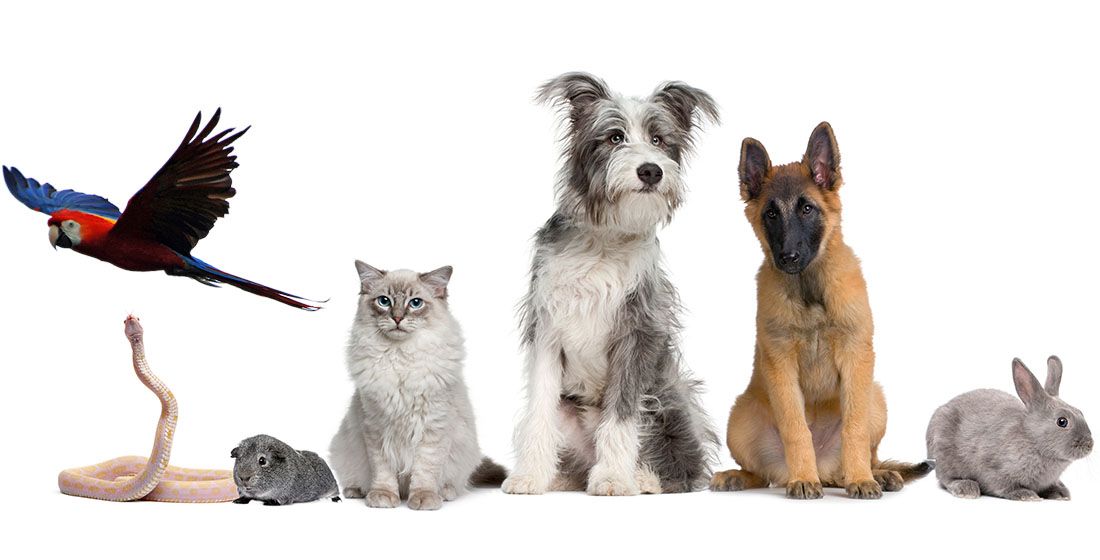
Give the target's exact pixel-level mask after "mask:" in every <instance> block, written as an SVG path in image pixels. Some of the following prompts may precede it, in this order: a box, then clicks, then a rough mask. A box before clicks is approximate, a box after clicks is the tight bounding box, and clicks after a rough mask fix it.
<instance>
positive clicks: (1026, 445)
mask: <svg viewBox="0 0 1100 560" xmlns="http://www.w3.org/2000/svg"><path fill="white" fill-rule="evenodd" d="M1012 379H1013V381H1015V384H1016V394H1018V395H1019V396H1020V401H1023V404H1022V405H1021V403H1020V401H1017V400H1016V399H1015V398H1013V397H1012V395H1009V394H1008V393H1005V392H1004V391H998V390H996V389H978V390H976V391H971V392H969V393H964V394H962V395H959V396H957V397H955V398H954V399H951V401H950V402H948V403H947V404H945V405H943V406H941V407H939V408H938V409H937V410H936V412H935V413H934V414H932V419H931V420H930V421H929V423H928V433H927V435H926V439H927V443H928V456H929V457H930V458H931V459H933V460H935V462H936V477H937V478H939V481H940V484H941V485H942V486H943V487H944V488H945V489H946V490H947V491H948V492H950V493H951V494H952V495H953V496H956V497H959V498H977V497H979V496H981V495H982V494H985V495H987V496H996V497H999V498H1007V499H1009V500H1023V501H1039V500H1043V499H1048V500H1068V499H1069V489H1067V488H1066V485H1065V484H1062V481H1061V480H1060V477H1061V475H1062V472H1063V471H1065V470H1066V467H1068V466H1069V464H1070V463H1072V462H1073V461H1075V460H1077V459H1081V458H1083V457H1085V456H1086V455H1088V454H1089V453H1090V452H1091V451H1092V445H1093V440H1092V432H1090V431H1089V425H1088V423H1087V422H1085V417H1084V416H1083V415H1082V414H1081V411H1080V410H1077V409H1076V408H1074V407H1072V406H1070V405H1068V404H1066V403H1065V402H1064V401H1062V399H1060V398H1058V386H1059V385H1060V384H1061V382H1062V361H1061V360H1059V359H1058V357H1057V356H1051V357H1050V358H1049V359H1048V360H1047V381H1046V387H1045V389H1044V387H1043V386H1041V385H1039V380H1038V379H1036V378H1035V376H1034V375H1033V374H1032V373H1031V371H1030V370H1028V369H1027V366H1025V365H1024V363H1023V362H1021V361H1020V360H1019V359H1015V360H1013V361H1012Z"/></svg>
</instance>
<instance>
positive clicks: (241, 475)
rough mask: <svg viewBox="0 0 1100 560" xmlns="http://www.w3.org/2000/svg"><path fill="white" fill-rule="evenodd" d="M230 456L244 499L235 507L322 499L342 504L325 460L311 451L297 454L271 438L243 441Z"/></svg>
mask: <svg viewBox="0 0 1100 560" xmlns="http://www.w3.org/2000/svg"><path fill="white" fill-rule="evenodd" d="M229 456H230V457H232V458H234V459H236V460H237V461H236V463H234V465H233V481H234V482H236V484H237V491H238V492H239V493H240V495H241V497H240V498H237V499H236V500H233V503H235V504H247V503H248V502H250V501H252V500H259V501H262V502H263V503H264V505H268V506H282V505H287V504H294V503H301V502H312V501H315V500H320V499H321V498H332V501H334V502H339V501H340V497H339V496H340V491H339V489H338V488H337V486H336V478H335V477H333V476H332V471H331V470H330V469H329V468H328V464H326V463H325V460H324V459H322V458H321V457H320V456H318V455H317V454H316V453H314V452H312V451H296V450H295V449H294V448H292V447H290V446H289V445H287V444H285V443H283V442H282V441H279V440H277V439H275V438H273V437H271V436H268V435H263V434H260V435H257V436H252V437H250V438H248V439H245V440H244V441H241V443H240V444H238V445H237V447H235V448H234V449H233V450H232V451H230V452H229Z"/></svg>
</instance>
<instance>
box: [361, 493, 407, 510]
mask: <svg viewBox="0 0 1100 560" xmlns="http://www.w3.org/2000/svg"><path fill="white" fill-rule="evenodd" d="M400 503H401V497H400V496H398V495H397V494H396V493H394V492H390V491H389V490H371V491H370V492H367V505H368V506H370V507H372V508H395V507H397V504H400Z"/></svg>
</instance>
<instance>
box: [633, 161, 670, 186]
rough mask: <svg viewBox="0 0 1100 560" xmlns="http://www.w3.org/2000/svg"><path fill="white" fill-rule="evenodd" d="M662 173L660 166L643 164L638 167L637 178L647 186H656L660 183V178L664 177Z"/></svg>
mask: <svg viewBox="0 0 1100 560" xmlns="http://www.w3.org/2000/svg"><path fill="white" fill-rule="evenodd" d="M664 176H665V173H664V171H661V166H659V165H657V164H656V163H643V164H642V165H640V166H639V167H638V178H639V179H641V180H642V182H643V183H645V184H647V185H656V184H657V183H660V182H661V177H664Z"/></svg>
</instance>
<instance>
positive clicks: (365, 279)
mask: <svg viewBox="0 0 1100 560" xmlns="http://www.w3.org/2000/svg"><path fill="white" fill-rule="evenodd" d="M355 270H358V271H359V283H360V284H362V286H363V290H364V291H366V290H370V289H371V286H373V285H375V284H377V283H378V281H380V280H382V277H383V276H385V275H386V271H385V270H379V269H377V268H374V267H373V266H371V265H369V264H367V263H365V262H363V261H355Z"/></svg>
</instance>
